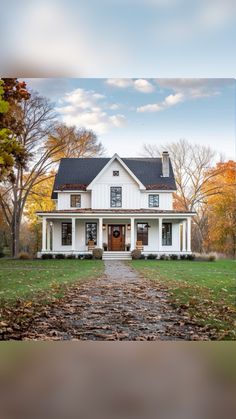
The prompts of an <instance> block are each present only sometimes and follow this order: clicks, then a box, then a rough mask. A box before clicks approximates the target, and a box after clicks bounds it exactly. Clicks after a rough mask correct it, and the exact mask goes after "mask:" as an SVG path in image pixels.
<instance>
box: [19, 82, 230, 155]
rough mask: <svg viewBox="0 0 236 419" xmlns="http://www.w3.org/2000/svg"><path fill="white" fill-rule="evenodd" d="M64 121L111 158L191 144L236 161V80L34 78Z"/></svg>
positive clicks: (34, 84) (33, 86)
mask: <svg viewBox="0 0 236 419" xmlns="http://www.w3.org/2000/svg"><path fill="white" fill-rule="evenodd" d="M24 80H25V81H26V82H27V85H28V88H29V89H32V90H35V91H38V92H39V93H40V94H41V95H44V96H46V97H47V98H49V99H50V100H51V101H52V102H53V104H54V107H55V110H56V112H57V114H58V119H59V120H60V121H61V122H64V123H65V124H67V125H69V126H71V125H75V126H76V127H78V128H80V127H84V128H87V129H92V130H93V131H94V132H95V133H96V134H97V137H98V139H99V141H101V142H102V144H103V145H104V147H105V149H106V155H107V156H112V155H113V154H114V153H118V154H119V155H120V156H123V157H125V156H127V157H128V156H134V157H135V156H140V155H141V154H142V146H143V144H144V143H148V144H153V145H165V144H167V143H170V142H173V141H178V140H179V139H183V138H184V139H187V140H188V141H190V142H191V143H197V144H201V145H208V146H210V147H211V148H213V149H214V150H216V151H217V152H218V153H219V154H221V155H222V156H223V157H224V158H225V159H230V158H231V159H232V158H235V80H233V79H200V78H196V79H183V78H175V79H164V78H158V79H147V78H138V79H127V78H106V79H99V78H97V79H92V78H88V79H86V78H33V79H32V78H31V79H24Z"/></svg>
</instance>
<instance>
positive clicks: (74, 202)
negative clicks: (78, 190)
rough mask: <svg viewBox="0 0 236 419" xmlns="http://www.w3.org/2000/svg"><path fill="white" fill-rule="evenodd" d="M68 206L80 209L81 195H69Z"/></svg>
mask: <svg viewBox="0 0 236 419" xmlns="http://www.w3.org/2000/svg"><path fill="white" fill-rule="evenodd" d="M70 206H71V208H80V207H81V195H78V194H76V195H71V196H70Z"/></svg>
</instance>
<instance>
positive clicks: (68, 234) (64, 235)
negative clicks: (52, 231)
mask: <svg viewBox="0 0 236 419" xmlns="http://www.w3.org/2000/svg"><path fill="white" fill-rule="evenodd" d="M61 244H62V246H71V244H72V223H62V224H61Z"/></svg>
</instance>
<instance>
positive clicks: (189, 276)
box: [130, 260, 236, 339]
mask: <svg viewBox="0 0 236 419" xmlns="http://www.w3.org/2000/svg"><path fill="white" fill-rule="evenodd" d="M130 263H131V265H132V266H133V267H134V268H135V269H137V270H138V271H140V272H141V273H142V275H143V276H145V277H146V278H149V279H152V280H155V281H158V283H159V284H160V285H161V287H164V288H166V289H167V290H168V291H169V294H170V299H171V302H172V304H173V305H174V306H175V307H180V308H182V309H183V310H186V312H187V313H188V314H189V315H190V316H191V317H192V318H194V319H195V320H197V321H198V322H199V323H200V324H201V325H203V326H206V327H209V328H211V329H214V330H216V333H217V334H218V336H219V338H220V337H221V338H222V339H224V338H225V339H227V338H228V339H229V338H231V339H232V338H233V339H235V313H236V311H235V289H236V287H235V286H236V261H233V260H220V261H216V262H198V261H195V262H190V261H152V260H147V261H143V260H137V261H132V262H130Z"/></svg>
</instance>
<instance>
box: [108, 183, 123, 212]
mask: <svg viewBox="0 0 236 419" xmlns="http://www.w3.org/2000/svg"><path fill="white" fill-rule="evenodd" d="M115 189H116V192H117V190H118V189H119V190H120V194H119V195H120V199H119V200H118V201H116V202H115V205H113V202H114V199H116V198H117V196H116V197H113V196H112V195H113V192H114V190H115ZM117 203H118V204H119V203H120V205H117ZM110 207H111V208H122V186H111V187H110Z"/></svg>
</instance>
